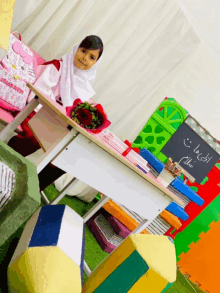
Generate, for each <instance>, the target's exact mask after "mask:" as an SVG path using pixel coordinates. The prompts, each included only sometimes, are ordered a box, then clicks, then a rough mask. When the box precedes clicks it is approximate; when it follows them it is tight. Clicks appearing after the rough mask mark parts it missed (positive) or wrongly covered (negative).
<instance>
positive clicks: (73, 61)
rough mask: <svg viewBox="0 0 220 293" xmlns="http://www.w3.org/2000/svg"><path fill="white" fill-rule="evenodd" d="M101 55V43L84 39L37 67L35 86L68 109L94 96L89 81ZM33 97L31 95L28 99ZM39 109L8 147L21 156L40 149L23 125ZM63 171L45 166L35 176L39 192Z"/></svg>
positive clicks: (51, 166)
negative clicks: (69, 50)
mask: <svg viewBox="0 0 220 293" xmlns="http://www.w3.org/2000/svg"><path fill="white" fill-rule="evenodd" d="M102 52H103V43H102V40H101V39H100V38H99V37H97V36H87V37H86V38H85V39H84V40H83V41H82V42H81V43H80V44H77V45H75V46H74V47H73V50H72V52H71V54H69V55H65V56H64V57H63V58H62V59H61V60H52V61H50V62H46V63H45V64H43V65H42V66H41V69H40V71H39V74H38V78H37V80H36V82H35V86H36V87H37V88H39V89H40V90H42V91H43V92H44V93H45V94H47V95H48V96H50V97H51V98H52V99H54V100H56V101H57V103H59V104H60V105H62V106H63V107H65V108H66V107H68V106H72V104H73V102H74V100H75V99H78V98H79V99H81V100H82V101H83V102H85V101H88V100H89V99H90V98H91V97H92V96H93V95H94V94H95V92H94V90H93V88H92V82H93V80H94V79H95V76H96V69H97V67H98V65H99V63H100V61H101V59H102V58H100V57H101V56H102ZM32 98H34V94H33V93H32V94H31V95H30V97H29V99H28V101H29V102H30V100H31V99H32ZM40 108H41V105H39V106H38V107H37V108H36V109H35V110H36V111H34V112H32V113H31V114H30V115H29V116H28V118H27V119H25V120H24V122H23V123H22V124H21V126H22V128H23V130H24V132H23V133H22V134H19V135H17V136H14V137H13V138H12V139H11V140H10V141H9V142H8V145H9V146H10V147H12V148H13V149H14V150H15V151H17V152H18V153H20V154H21V155H23V156H24V157H26V156H28V155H30V154H32V153H33V152H35V151H37V150H38V149H40V145H39V144H38V142H37V140H36V139H35V137H34V135H33V134H32V132H31V130H30V129H29V127H28V126H27V123H28V121H29V120H30V119H31V118H32V117H33V116H34V115H35V114H36V112H37V111H39V109H40ZM64 173H65V172H64V171H62V170H61V169H59V168H57V167H55V166H53V165H52V164H49V165H47V166H46V167H45V168H44V169H43V170H42V171H41V172H40V173H39V175H38V176H39V181H40V190H41V191H42V190H44V189H45V188H46V187H47V186H49V185H50V184H51V183H53V182H54V181H55V180H56V179H57V178H59V177H60V176H61V175H63V174H64Z"/></svg>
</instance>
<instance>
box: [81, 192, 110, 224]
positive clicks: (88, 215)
mask: <svg viewBox="0 0 220 293" xmlns="http://www.w3.org/2000/svg"><path fill="white" fill-rule="evenodd" d="M109 199H110V198H109V197H108V196H105V195H104V194H103V197H102V198H101V199H100V201H98V202H97V203H96V204H95V205H94V206H93V207H92V208H91V209H90V210H89V211H88V212H87V213H86V214H85V215H84V216H83V222H84V223H86V222H87V221H88V220H89V219H90V218H91V217H92V216H93V215H94V214H95V213H96V212H97V211H98V210H99V209H101V207H102V206H103V205H104V204H105V203H106V202H107V201H108V200H109Z"/></svg>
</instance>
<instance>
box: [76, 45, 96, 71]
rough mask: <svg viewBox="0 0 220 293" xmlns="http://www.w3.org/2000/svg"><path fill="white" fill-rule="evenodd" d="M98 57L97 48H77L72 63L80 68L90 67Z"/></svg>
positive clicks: (86, 68)
mask: <svg viewBox="0 0 220 293" xmlns="http://www.w3.org/2000/svg"><path fill="white" fill-rule="evenodd" d="M98 58H99V49H97V50H90V49H85V48H79V49H78V50H77V51H76V54H75V56H74V65H75V66H76V67H77V68H78V69H81V70H88V69H90V68H91V67H92V66H93V65H94V64H95V63H96V62H97V60H98Z"/></svg>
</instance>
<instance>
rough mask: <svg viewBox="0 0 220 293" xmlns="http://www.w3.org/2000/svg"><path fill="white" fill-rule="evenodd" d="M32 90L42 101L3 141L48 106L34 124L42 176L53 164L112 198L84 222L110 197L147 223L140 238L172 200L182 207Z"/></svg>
mask: <svg viewBox="0 0 220 293" xmlns="http://www.w3.org/2000/svg"><path fill="white" fill-rule="evenodd" d="M28 87H29V88H30V89H31V90H32V91H33V92H34V93H35V94H36V95H37V96H38V98H36V99H34V100H32V101H31V102H30V104H29V105H28V106H27V107H26V108H25V110H24V111H22V113H21V114H19V115H18V116H17V117H16V119H15V120H14V121H13V122H12V123H10V125H8V126H7V127H6V128H5V129H4V130H3V131H2V132H1V133H0V139H2V140H4V139H5V138H6V137H7V135H8V133H9V132H10V131H12V130H13V129H14V127H17V126H18V125H19V124H18V123H19V122H22V121H23V120H24V119H25V118H26V117H27V116H28V115H29V113H31V111H33V109H34V108H35V107H36V106H37V105H38V104H39V103H40V104H42V105H43V108H42V109H41V110H40V111H39V112H38V113H37V114H36V115H35V116H34V117H33V118H32V119H31V120H30V127H31V128H32V130H33V132H34V133H35V135H36V137H37V139H38V141H39V143H40V144H41V146H42V148H43V149H44V151H45V153H44V155H43V156H42V157H40V158H39V161H38V162H36V166H37V171H38V173H39V172H40V171H41V170H42V169H43V168H44V167H45V166H46V165H47V164H48V163H49V162H53V164H54V165H56V166H58V167H59V168H61V169H63V170H64V171H66V172H68V173H70V174H72V175H73V176H75V177H76V178H78V179H80V180H82V181H83V182H85V183H87V184H89V185H90V186H92V187H93V188H95V189H97V190H99V191H100V192H102V193H103V194H105V195H106V196H104V197H103V199H102V200H101V201H99V202H98V203H97V204H96V205H95V206H94V207H93V208H92V209H91V210H90V211H89V212H88V213H87V214H86V215H85V216H84V217H83V218H84V222H86V221H87V220H88V219H89V218H90V217H92V216H93V215H94V213H95V212H96V211H97V210H98V209H99V208H100V207H101V206H102V205H103V204H104V203H105V202H106V201H107V200H109V197H110V198H113V199H115V200H116V201H117V202H119V203H121V204H123V205H124V206H126V207H127V208H129V209H131V210H133V211H134V212H137V213H139V214H140V215H141V216H143V217H144V218H145V219H147V220H145V221H143V222H142V223H141V224H140V226H139V227H138V228H137V229H136V230H135V231H134V233H139V232H141V231H142V230H143V229H145V228H146V227H147V226H148V225H149V224H150V223H151V222H152V221H153V220H154V219H155V218H156V217H157V216H158V215H159V214H160V213H161V212H162V211H163V210H164V209H165V208H166V207H167V206H168V205H169V204H170V203H171V202H172V201H176V202H177V203H180V204H182V201H181V200H180V199H179V198H178V197H177V196H176V195H175V194H173V193H172V192H171V191H169V190H168V189H166V188H165V187H163V185H161V184H160V183H159V182H158V181H157V180H156V179H155V178H154V177H153V176H152V175H150V174H144V173H143V172H142V171H141V170H139V169H138V168H137V167H136V166H134V165H133V164H132V163H130V162H129V161H128V160H127V159H126V158H125V157H123V156H122V155H121V154H119V153H117V152H116V151H114V150H113V149H111V147H109V146H107V145H106V144H104V143H103V142H102V141H101V140H100V139H98V138H97V136H96V135H94V134H91V133H89V132H88V131H86V130H85V129H84V128H82V127H81V126H79V125H78V124H76V123H75V122H74V121H73V120H72V119H70V118H69V117H67V116H66V114H65V110H64V109H63V108H62V107H61V106H60V105H59V104H57V103H56V102H55V101H53V100H52V99H51V98H50V97H47V96H45V95H44V94H43V93H42V92H40V91H39V90H38V89H37V88H35V87H34V86H33V85H28ZM22 119H23V120H22ZM39 126H40V127H39ZM69 126H71V127H72V129H71V130H70V129H68V127H69ZM74 180H75V179H73V181H74ZM71 184H72V182H70V183H69V184H68V186H67V187H66V188H65V189H64V190H62V191H61V193H60V195H59V196H58V197H57V198H56V199H55V201H53V202H52V204H56V203H57V202H58V201H59V200H60V199H61V198H62V197H63V196H64V195H65V194H67V192H68V189H70V188H71ZM86 266H87V265H86V264H85V271H86V272H87V274H89V273H90V271H89V268H88V267H86Z"/></svg>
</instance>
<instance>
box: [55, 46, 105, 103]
mask: <svg viewBox="0 0 220 293" xmlns="http://www.w3.org/2000/svg"><path fill="white" fill-rule="evenodd" d="M78 48H79V44H76V45H75V46H74V47H73V50H72V52H71V53H70V54H68V55H65V56H63V58H62V60H63V62H62V65H61V70H60V72H61V79H60V96H61V99H62V102H63V105H64V107H65V108H66V107H68V106H72V104H73V102H74V100H75V99H80V100H81V101H83V102H85V101H88V100H89V99H90V98H91V97H92V96H94V94H95V91H94V89H93V88H92V83H93V81H94V79H95V77H96V70H97V67H98V65H99V63H100V62H101V59H102V56H101V57H100V58H99V59H98V61H97V62H96V63H95V64H94V65H93V66H92V67H91V68H90V69H89V70H81V69H78V68H77V67H75V66H74V56H75V54H76V51H77V50H78Z"/></svg>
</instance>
